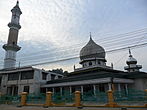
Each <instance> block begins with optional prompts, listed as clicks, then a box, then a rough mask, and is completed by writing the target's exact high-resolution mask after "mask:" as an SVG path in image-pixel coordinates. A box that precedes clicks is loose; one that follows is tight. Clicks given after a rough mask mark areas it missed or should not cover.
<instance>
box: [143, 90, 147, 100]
mask: <svg viewBox="0 0 147 110" xmlns="http://www.w3.org/2000/svg"><path fill="white" fill-rule="evenodd" d="M144 92H145V98H147V89H145V90H144Z"/></svg>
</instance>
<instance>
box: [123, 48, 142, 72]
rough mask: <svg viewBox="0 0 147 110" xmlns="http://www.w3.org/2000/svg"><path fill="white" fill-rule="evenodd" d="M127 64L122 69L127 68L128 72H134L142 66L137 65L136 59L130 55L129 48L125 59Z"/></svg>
mask: <svg viewBox="0 0 147 110" xmlns="http://www.w3.org/2000/svg"><path fill="white" fill-rule="evenodd" d="M126 63H127V65H128V66H125V67H124V69H125V70H127V71H128V72H135V71H139V69H141V68H142V65H137V60H136V59H135V58H133V56H132V55H131V50H130V49H129V58H128V60H127V61H126Z"/></svg>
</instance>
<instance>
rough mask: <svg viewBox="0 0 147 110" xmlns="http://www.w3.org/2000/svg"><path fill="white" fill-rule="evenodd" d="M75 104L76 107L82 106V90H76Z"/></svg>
mask: <svg viewBox="0 0 147 110" xmlns="http://www.w3.org/2000/svg"><path fill="white" fill-rule="evenodd" d="M75 106H76V107H80V106H81V92H80V91H76V92H75Z"/></svg>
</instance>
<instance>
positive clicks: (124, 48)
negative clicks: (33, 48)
mask: <svg viewBox="0 0 147 110" xmlns="http://www.w3.org/2000/svg"><path fill="white" fill-rule="evenodd" d="M146 45H147V43H143V44H138V45H133V46H129V47H123V48H118V49H114V50H109V51H106V53H112V52H118V51H122V50H126V49H128V48H132V49H135V48H140V47H143V46H146ZM76 58H79V56H73V57H70V58H63V59H60V60H54V61H47V62H42V63H36V64H31V65H28V66H37V65H44V64H49V63H56V62H60V61H67V60H72V59H76Z"/></svg>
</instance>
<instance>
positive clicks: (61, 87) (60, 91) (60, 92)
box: [60, 87, 62, 96]
mask: <svg viewBox="0 0 147 110" xmlns="http://www.w3.org/2000/svg"><path fill="white" fill-rule="evenodd" d="M60 95H61V96H62V87H60Z"/></svg>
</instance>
